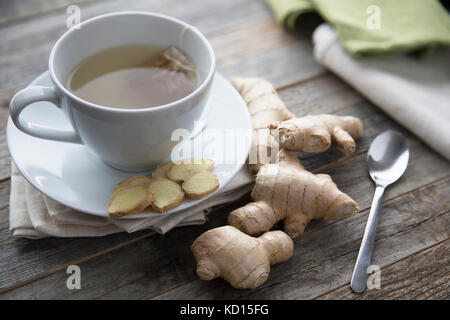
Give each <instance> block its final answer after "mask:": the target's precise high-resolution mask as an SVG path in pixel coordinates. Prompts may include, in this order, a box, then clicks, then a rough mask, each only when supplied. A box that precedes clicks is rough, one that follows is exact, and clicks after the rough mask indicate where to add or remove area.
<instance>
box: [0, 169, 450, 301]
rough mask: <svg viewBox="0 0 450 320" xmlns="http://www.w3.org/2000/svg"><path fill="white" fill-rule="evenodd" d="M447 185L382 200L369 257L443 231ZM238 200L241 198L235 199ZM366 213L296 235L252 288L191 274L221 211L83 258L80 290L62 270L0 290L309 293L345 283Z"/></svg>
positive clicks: (57, 294)
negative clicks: (290, 251)
mask: <svg viewBox="0 0 450 320" xmlns="http://www.w3.org/2000/svg"><path fill="white" fill-rule="evenodd" d="M449 191H450V179H449V178H447V179H445V180H442V181H439V182H436V183H434V184H431V185H429V186H427V187H423V188H420V189H418V190H415V191H413V192H412V193H407V194H404V195H401V196H399V197H397V198H394V199H391V200H387V201H386V202H385V204H384V205H383V208H382V210H383V215H382V218H381V220H380V225H379V230H378V234H377V241H376V249H375V252H374V260H373V261H374V263H375V264H378V265H380V266H384V265H387V264H390V263H392V262H394V261H396V260H398V259H401V258H403V257H405V256H408V255H410V254H412V253H415V252H417V251H419V250H422V249H423V248H426V247H429V246H432V245H434V244H435V243H437V242H439V241H442V240H445V239H446V238H448V234H447V235H446V230H447V229H448V222H449V215H448V214H449V205H448V203H447V202H445V201H444V199H445V197H446V195H447V194H448V192H449ZM417 194H422V195H423V196H426V197H427V199H430V200H429V201H427V202H423V201H421V198H420V197H419V198H418V197H416V195H417ZM242 202H243V201H242ZM242 202H241V203H242ZM430 202H433V203H434V205H433V206H432V207H430V206H429V203H430ZM405 203H406V206H405V205H404V204H405ZM237 205H239V203H236V206H237ZM410 206H414V208H415V211H414V212H411V211H409V212H408V211H406V210H407V209H408V208H409V207H410ZM230 209H232V208H230ZM399 212H402V213H403V216H404V215H405V214H407V215H408V216H409V217H410V219H411V220H409V221H408V223H405V221H404V219H403V218H402V216H401V215H400V214H399ZM367 215H368V210H365V211H364V212H362V213H361V214H359V215H357V216H354V217H352V218H348V219H345V220H341V221H339V222H336V223H334V224H330V225H327V226H326V227H323V228H320V229H318V230H316V231H315V232H308V233H307V234H306V235H304V236H302V237H300V238H298V239H296V240H295V251H294V256H293V257H292V258H291V259H290V260H288V261H287V262H286V263H283V264H280V265H277V266H274V267H273V268H272V272H271V276H270V278H269V281H268V282H267V283H266V284H264V285H263V286H262V287H260V288H258V289H255V290H236V289H232V288H230V287H229V285H228V284H227V283H225V282H224V281H223V280H221V279H216V280H213V281H202V280H199V279H198V278H197V276H196V275H195V264H194V261H193V257H192V254H191V252H190V250H189V245H190V243H192V241H193V240H194V239H195V237H197V236H198V235H200V234H201V233H202V232H204V231H205V230H208V229H210V228H212V227H216V226H220V225H223V224H224V223H225V219H226V215H213V216H211V221H210V222H209V223H208V224H206V225H203V226H199V227H188V228H183V229H182V230H175V231H173V232H170V233H169V234H167V235H165V236H155V237H150V238H146V239H143V240H141V241H138V242H135V243H132V244H130V245H128V246H126V247H123V248H120V249H119V250H115V251H112V252H110V253H108V254H105V255H102V256H99V257H97V258H95V259H90V260H88V261H86V262H84V263H81V264H80V265H79V266H80V268H81V270H82V289H81V290H72V291H71V290H68V289H67V288H66V285H65V281H66V279H67V275H66V273H65V270H62V271H59V272H56V273H54V274H51V275H49V276H48V277H45V278H43V279H40V280H38V281H35V282H33V283H30V284H28V285H27V286H25V287H21V288H17V289H15V290H12V291H9V292H7V293H5V294H4V295H3V296H1V297H2V298H4V299H10V298H20V299H29V298H33V297H40V298H48V299H54V298H68V299H76V298H89V299H94V298H103V299H141V298H152V297H154V298H160V299H185V298H187V297H188V298H197V299H200V298H206V299H210V298H213V299H236V298H248V299H298V298H314V297H316V296H319V295H321V294H323V293H326V292H327V291H329V290H331V289H334V288H336V287H339V286H342V285H343V284H344V283H346V282H348V279H349V278H350V275H351V271H352V267H353V264H354V261H355V259H356V255H357V251H358V249H359V243H360V240H361V237H362V233H363V229H364V223H365V221H366V219H367ZM425 217H427V218H425ZM181 244H184V245H181ZM154 257H158V258H157V259H155V258H154ZM161 292H163V293H162V294H161Z"/></svg>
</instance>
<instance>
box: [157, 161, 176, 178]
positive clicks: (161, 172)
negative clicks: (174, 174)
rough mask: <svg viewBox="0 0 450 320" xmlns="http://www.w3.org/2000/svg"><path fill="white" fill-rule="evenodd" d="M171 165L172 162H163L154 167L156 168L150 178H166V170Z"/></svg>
mask: <svg viewBox="0 0 450 320" xmlns="http://www.w3.org/2000/svg"><path fill="white" fill-rule="evenodd" d="M172 166H173V162H172V161H169V162H164V163H162V164H160V165H159V166H157V167H156V170H155V171H153V172H152V178H166V179H167V170H169V169H170V168H171V167H172Z"/></svg>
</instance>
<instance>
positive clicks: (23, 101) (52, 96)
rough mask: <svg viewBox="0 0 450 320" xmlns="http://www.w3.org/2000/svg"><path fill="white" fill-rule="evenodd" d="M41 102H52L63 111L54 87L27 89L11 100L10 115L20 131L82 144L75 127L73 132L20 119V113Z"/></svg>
mask: <svg viewBox="0 0 450 320" xmlns="http://www.w3.org/2000/svg"><path fill="white" fill-rule="evenodd" d="M39 101H48V102H51V103H53V104H54V105H55V106H56V107H58V108H60V109H61V101H60V98H59V97H58V96H57V95H56V93H55V89H54V88H52V87H41V86H33V87H27V88H25V89H23V90H21V91H19V92H18V93H16V94H15V95H14V97H13V98H12V99H11V102H10V104H9V113H10V115H11V119H12V121H13V122H14V124H15V125H16V127H17V128H18V129H19V130H21V131H23V132H25V133H26V134H29V135H30V136H33V137H37V138H42V139H48V140H56V141H64V142H73V143H82V142H81V139H80V136H79V134H78V132H77V130H76V129H75V128H73V127H72V131H67V130H60V129H55V128H49V127H45V126H40V125H39V124H36V123H32V122H29V121H26V120H24V119H21V118H20V113H21V112H22V110H23V109H25V108H26V107H28V106H29V105H30V104H32V103H34V102H39Z"/></svg>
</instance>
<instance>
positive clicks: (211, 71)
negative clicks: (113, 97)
mask: <svg viewBox="0 0 450 320" xmlns="http://www.w3.org/2000/svg"><path fill="white" fill-rule="evenodd" d="M120 15H140V16H148V17H158V18H162V19H166V20H169V21H171V22H173V23H177V24H180V25H182V26H184V27H187V28H190V29H191V30H192V31H193V32H194V33H195V34H196V35H197V36H198V37H199V38H200V39H201V40H202V42H203V43H204V45H205V47H206V49H207V50H208V53H209V56H210V58H211V67H210V69H209V71H208V75H207V76H206V77H205V79H204V80H203V81H202V83H201V84H200V85H199V86H198V87H197V88H196V89H195V90H194V91H192V92H191V93H189V94H188V95H186V96H184V97H183V98H181V99H178V100H176V101H172V102H169V103H166V104H163V105H158V106H153V107H147V108H130V109H125V108H115V107H108V106H103V105H100V104H96V103H94V102H90V101H87V100H84V99H81V98H80V97H78V96H76V95H75V94H73V93H72V92H71V91H70V90H68V89H67V88H66V87H65V86H64V85H62V83H61V82H60V81H59V79H58V77H57V76H56V74H55V70H54V60H55V56H56V52H57V50H58V48H59V46H60V45H61V43H62V41H63V40H64V39H66V38H67V37H68V36H69V35H70V34H72V33H73V32H76V31H78V30H77V29H74V28H72V29H69V30H67V31H66V32H65V33H64V34H63V35H62V36H61V37H59V39H58V40H57V41H56V43H55V44H54V46H53V48H52V50H51V52H50V58H49V73H50V78H51V79H52V81H53V83H54V84H55V85H56V86H57V87H58V88H59V89H60V90H61V91H62V92H63V93H64V95H66V96H69V97H70V98H71V99H73V100H75V101H76V102H78V103H80V104H83V105H87V106H89V107H92V108H94V109H98V110H103V111H112V112H119V113H133V112H143V111H157V110H161V109H168V108H171V107H174V106H178V105H180V104H183V103H185V102H186V101H189V100H191V99H193V98H195V97H196V96H198V95H200V94H201V93H202V92H203V91H204V90H205V89H206V87H207V86H208V85H209V83H210V82H211V81H212V79H213V76H214V73H215V69H216V58H215V54H214V50H213V48H212V47H211V44H210V43H209V41H208V40H207V39H206V37H205V36H204V35H203V34H202V33H201V32H200V31H199V30H198V29H197V28H196V27H194V26H192V25H190V24H188V23H186V22H184V21H182V20H180V19H177V18H174V17H171V16H168V15H165V14H162V13H154V12H148V11H119V12H112V13H106V14H102V15H98V16H95V17H92V18H90V19H87V20H85V21H83V22H81V23H80V24H79V26H80V27H83V26H85V25H88V24H91V23H94V22H96V21H97V20H101V19H105V18H109V17H112V16H120Z"/></svg>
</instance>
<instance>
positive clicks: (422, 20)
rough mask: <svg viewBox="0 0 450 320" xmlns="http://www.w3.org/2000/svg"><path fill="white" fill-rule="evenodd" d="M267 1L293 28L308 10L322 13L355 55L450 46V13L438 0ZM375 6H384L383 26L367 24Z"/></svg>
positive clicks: (278, 18)
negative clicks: (371, 9) (370, 8)
mask: <svg viewBox="0 0 450 320" xmlns="http://www.w3.org/2000/svg"><path fill="white" fill-rule="evenodd" d="M266 1H267V3H268V4H269V6H270V7H271V8H272V10H273V12H274V14H275V17H276V19H277V20H278V21H279V22H280V23H282V24H284V25H285V26H286V27H287V28H290V29H295V28H296V26H298V22H299V21H300V20H301V19H302V17H305V16H306V14H307V13H311V12H316V13H318V14H319V15H320V16H321V17H322V19H324V20H326V21H327V22H329V23H331V24H332V25H333V26H334V28H335V29H336V31H337V33H338V37H339V40H340V42H341V44H342V46H343V47H344V48H345V49H346V50H347V51H348V52H349V53H350V54H351V55H353V56H355V57H373V56H383V55H388V54H393V53H397V52H406V51H415V50H422V49H425V51H429V50H430V49H431V50H432V49H433V48H434V47H436V46H438V45H450V16H449V15H448V13H447V11H446V10H445V8H444V7H442V5H441V4H440V3H439V1H437V0H266ZM374 5H375V6H378V7H379V9H380V11H379V12H380V20H379V21H380V25H379V26H380V28H379V29H370V28H369V27H368V26H367V21H368V19H371V16H372V17H373V14H374V12H373V11H370V10H369V12H368V8H369V6H374ZM371 21H373V20H371ZM371 26H373V24H372V25H371Z"/></svg>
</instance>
